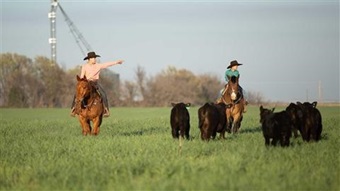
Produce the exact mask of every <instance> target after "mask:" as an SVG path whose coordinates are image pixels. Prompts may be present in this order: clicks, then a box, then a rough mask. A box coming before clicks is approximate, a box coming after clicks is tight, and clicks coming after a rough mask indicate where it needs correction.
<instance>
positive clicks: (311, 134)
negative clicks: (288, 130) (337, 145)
mask: <svg viewBox="0 0 340 191" xmlns="http://www.w3.org/2000/svg"><path fill="white" fill-rule="evenodd" d="M297 105H298V106H299V107H301V108H302V112H303V125H302V127H301V128H302V129H301V130H302V132H301V134H302V137H303V139H304V140H305V141H307V142H308V141H310V140H314V141H319V140H320V138H321V132H322V118H321V114H320V111H319V110H318V109H317V108H316V105H317V102H316V101H315V102H313V103H309V102H304V103H303V104H302V103H300V102H297Z"/></svg>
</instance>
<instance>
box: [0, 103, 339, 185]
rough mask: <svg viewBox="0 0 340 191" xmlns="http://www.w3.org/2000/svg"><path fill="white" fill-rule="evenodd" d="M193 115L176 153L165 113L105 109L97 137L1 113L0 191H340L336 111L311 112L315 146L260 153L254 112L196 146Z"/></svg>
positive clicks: (49, 112)
mask: <svg viewBox="0 0 340 191" xmlns="http://www.w3.org/2000/svg"><path fill="white" fill-rule="evenodd" d="M197 109H198V108H195V107H193V108H190V109H189V112H190V117H191V131H190V135H191V140H190V141H184V142H183V146H182V149H181V150H179V142H178V141H176V140H173V139H172V136H171V131H170V110H171V108H112V109H111V117H109V118H105V119H104V122H103V124H102V127H101V130H100V133H99V136H97V137H91V136H87V137H83V136H82V134H81V128H80V125H79V122H78V120H77V119H76V118H71V117H69V116H68V114H69V110H67V109H0V190H270V191H272V190H339V188H340V183H339V181H340V178H339V172H340V168H339V164H340V163H339V162H340V161H339V151H340V149H339V148H340V147H339V146H340V145H339V140H340V139H339V138H340V134H339V126H340V125H339V123H340V117H339V116H340V111H339V107H320V108H319V109H320V111H321V114H322V117H323V126H324V130H323V133H322V140H321V141H320V142H318V143H305V142H303V141H302V140H301V137H300V138H298V139H292V145H291V146H290V147H289V148H281V147H275V148H274V147H269V148H267V147H265V146H264V139H263V136H262V132H261V131H260V124H259V110H258V107H248V112H247V113H246V114H245V116H244V120H243V123H242V126H241V132H240V133H239V134H238V135H230V134H228V135H227V139H226V140H213V141H210V142H203V141H201V140H200V138H199V129H198V124H197ZM281 109H282V108H281ZM279 110H280V108H278V109H277V111H279Z"/></svg>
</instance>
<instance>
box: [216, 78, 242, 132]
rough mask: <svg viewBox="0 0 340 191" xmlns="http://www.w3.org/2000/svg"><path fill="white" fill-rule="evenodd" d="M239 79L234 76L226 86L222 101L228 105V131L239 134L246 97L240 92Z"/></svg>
mask: <svg viewBox="0 0 340 191" xmlns="http://www.w3.org/2000/svg"><path fill="white" fill-rule="evenodd" d="M238 86H239V85H238V77H235V76H232V77H231V78H230V80H229V81H228V83H227V84H226V87H225V88H226V89H225V90H224V91H223V93H222V98H221V100H220V101H222V102H224V103H225V104H226V105H227V107H226V108H227V109H226V117H227V131H228V132H229V133H230V132H233V133H237V132H238V130H239V129H240V127H241V121H242V119H243V110H244V100H243V99H244V97H243V95H242V94H241V93H240V92H239V88H238Z"/></svg>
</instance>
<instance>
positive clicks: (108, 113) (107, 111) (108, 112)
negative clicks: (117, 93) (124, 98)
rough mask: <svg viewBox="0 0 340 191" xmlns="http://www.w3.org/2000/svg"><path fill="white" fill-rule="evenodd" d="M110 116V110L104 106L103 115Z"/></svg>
mask: <svg viewBox="0 0 340 191" xmlns="http://www.w3.org/2000/svg"><path fill="white" fill-rule="evenodd" d="M109 116H110V111H109V109H107V108H104V114H103V117H109Z"/></svg>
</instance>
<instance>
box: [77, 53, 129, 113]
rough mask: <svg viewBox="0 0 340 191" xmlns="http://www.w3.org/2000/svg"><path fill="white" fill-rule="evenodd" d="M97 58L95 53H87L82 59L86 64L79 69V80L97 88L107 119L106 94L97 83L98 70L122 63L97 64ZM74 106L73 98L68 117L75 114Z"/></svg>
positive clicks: (121, 61)
mask: <svg viewBox="0 0 340 191" xmlns="http://www.w3.org/2000/svg"><path fill="white" fill-rule="evenodd" d="M97 57H100V56H99V55H97V54H96V53H95V52H89V53H87V56H86V57H85V58H84V60H87V63H86V64H84V65H82V67H81V74H80V78H84V77H86V79H87V80H89V81H91V82H93V84H94V85H95V87H96V88H97V91H98V93H99V94H100V96H101V97H102V99H103V102H104V107H105V108H104V115H103V116H104V117H108V116H110V112H109V103H108V101H107V96H106V93H105V91H104V89H103V87H102V86H100V85H99V83H98V80H99V74H100V70H101V69H104V68H108V67H110V66H113V65H117V64H122V63H123V62H124V61H123V60H118V61H113V62H106V63H102V64H98V63H97V59H96V58H97ZM74 106H75V97H74V98H73V102H72V107H71V108H72V109H71V114H70V115H71V116H72V117H74V116H75V115H76V114H77V113H76V110H75V107H74Z"/></svg>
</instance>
